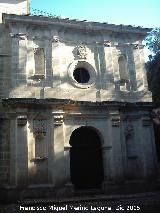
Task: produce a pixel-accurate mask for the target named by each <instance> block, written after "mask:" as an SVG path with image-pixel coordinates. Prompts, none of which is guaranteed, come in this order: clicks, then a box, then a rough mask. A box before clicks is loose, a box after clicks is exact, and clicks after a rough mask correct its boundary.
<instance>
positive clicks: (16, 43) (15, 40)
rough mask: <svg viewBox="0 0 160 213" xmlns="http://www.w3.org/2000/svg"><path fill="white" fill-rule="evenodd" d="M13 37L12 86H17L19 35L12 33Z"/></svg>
mask: <svg viewBox="0 0 160 213" xmlns="http://www.w3.org/2000/svg"><path fill="white" fill-rule="evenodd" d="M10 36H11V38H12V45H11V55H12V58H11V85H12V87H15V86H16V78H17V71H18V66H19V65H18V64H19V37H18V36H17V34H14V33H12V34H10Z"/></svg>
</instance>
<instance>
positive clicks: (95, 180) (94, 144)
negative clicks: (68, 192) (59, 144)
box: [69, 126, 104, 189]
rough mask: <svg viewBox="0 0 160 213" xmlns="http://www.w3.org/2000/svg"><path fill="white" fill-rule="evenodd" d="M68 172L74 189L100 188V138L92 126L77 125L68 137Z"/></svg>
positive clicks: (102, 175)
mask: <svg viewBox="0 0 160 213" xmlns="http://www.w3.org/2000/svg"><path fill="white" fill-rule="evenodd" d="M69 143H70V145H71V149H70V172H71V182H72V184H73V185H74V186H75V189H91V188H101V185H102V182H103V179H104V174H103V159H102V149H101V138H100V136H99V134H98V133H97V131H96V130H95V129H94V128H93V127H85V126H82V127H79V128H78V129H75V130H74V131H73V132H72V135H71V137H70V142H69Z"/></svg>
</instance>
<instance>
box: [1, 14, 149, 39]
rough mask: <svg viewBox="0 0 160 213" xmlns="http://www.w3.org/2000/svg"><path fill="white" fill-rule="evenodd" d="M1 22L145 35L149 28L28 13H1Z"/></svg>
mask: <svg viewBox="0 0 160 213" xmlns="http://www.w3.org/2000/svg"><path fill="white" fill-rule="evenodd" d="M3 22H4V23H5V24H13V23H16V25H17V24H18V23H20V24H21V23H23V25H24V24H26V25H39V26H47V27H49V26H55V27H60V28H61V27H63V28H64V29H65V28H69V29H71V28H72V29H75V30H83V31H84V30H85V31H88V32H89V31H91V32H93V31H97V32H100V31H101V32H102V31H103V32H106V31H108V32H109V31H110V32H117V33H133V34H139V35H141V36H145V35H146V34H147V33H148V32H150V31H151V30H152V29H151V28H142V27H139V26H138V27H134V26H131V25H115V24H108V23H99V22H89V21H86V20H84V21H80V20H71V19H68V18H65V19H63V18H60V17H47V16H29V15H13V14H3Z"/></svg>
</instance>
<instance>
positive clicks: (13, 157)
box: [10, 118, 17, 186]
mask: <svg viewBox="0 0 160 213" xmlns="http://www.w3.org/2000/svg"><path fill="white" fill-rule="evenodd" d="M16 123H17V122H16V118H11V120H10V150H11V153H10V184H11V186H16V185H17V179H16V167H17V152H16V151H17V125H16Z"/></svg>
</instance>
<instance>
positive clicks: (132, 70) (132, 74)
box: [126, 46, 137, 91]
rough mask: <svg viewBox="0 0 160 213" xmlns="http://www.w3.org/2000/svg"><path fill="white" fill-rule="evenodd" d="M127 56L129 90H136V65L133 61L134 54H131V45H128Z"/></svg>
mask: <svg viewBox="0 0 160 213" xmlns="http://www.w3.org/2000/svg"><path fill="white" fill-rule="evenodd" d="M126 50H127V56H128V71H129V76H130V85H131V90H132V91H136V90H137V80H136V70H135V69H136V67H135V62H134V55H133V47H132V46H129V47H128V48H127V49H126Z"/></svg>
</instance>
